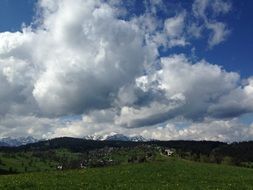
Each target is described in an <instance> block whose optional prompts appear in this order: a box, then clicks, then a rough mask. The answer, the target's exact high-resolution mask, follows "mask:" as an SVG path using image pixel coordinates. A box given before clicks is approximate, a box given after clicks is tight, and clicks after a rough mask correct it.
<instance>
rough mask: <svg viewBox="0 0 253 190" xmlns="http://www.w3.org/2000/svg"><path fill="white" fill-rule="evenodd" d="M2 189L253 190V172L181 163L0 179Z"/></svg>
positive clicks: (156, 163)
mask: <svg viewBox="0 0 253 190" xmlns="http://www.w3.org/2000/svg"><path fill="white" fill-rule="evenodd" d="M0 189H7V190H8V189H11V190H15V189H61V190H62V189H138V190H141V189H173V190H174V189H201V190H202V189H229V190H232V189H235V190H237V189H240V190H243V189H253V170H252V169H246V168H239V167H231V166H224V165H212V164H201V163H194V162H189V161H182V160H169V161H167V162H153V163H144V164H129V165H119V166H114V167H105V168H92V169H86V170H85V169H84V170H72V171H64V172H44V173H27V174H19V175H9V176H0Z"/></svg>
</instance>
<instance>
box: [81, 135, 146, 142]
mask: <svg viewBox="0 0 253 190" xmlns="http://www.w3.org/2000/svg"><path fill="white" fill-rule="evenodd" d="M84 139H86V140H98V141H133V142H145V141H149V140H150V139H146V138H144V137H142V136H131V137H130V136H126V135H123V134H113V135H88V136H85V137H84Z"/></svg>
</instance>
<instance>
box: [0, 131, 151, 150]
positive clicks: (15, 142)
mask: <svg viewBox="0 0 253 190" xmlns="http://www.w3.org/2000/svg"><path fill="white" fill-rule="evenodd" d="M83 139H85V140H96V141H132V142H146V141H149V140H150V139H146V138H144V137H142V136H131V137H130V136H126V135H123V134H113V135H87V136H84V137H83ZM38 141H41V139H40V140H39V139H36V138H34V137H32V136H28V137H18V138H13V137H6V138H2V139H0V146H12V147H15V146H21V145H26V144H30V143H35V142H38Z"/></svg>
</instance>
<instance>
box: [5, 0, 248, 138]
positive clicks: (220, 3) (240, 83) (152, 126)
mask: <svg viewBox="0 0 253 190" xmlns="http://www.w3.org/2000/svg"><path fill="white" fill-rule="evenodd" d="M252 8H253V2H252V1H250V0H245V1H238V0H190V1H178V0H172V1H166V0H145V1H138V0H136V1H131V0H126V1H117V0H97V1H93V0H76V1H71V0H59V1H51V0H40V1H39V2H37V1H36V0H26V1H20V0H2V1H0V88H1V89H4V90H3V91H2V92H0V137H6V136H27V135H32V136H36V137H38V138H42V137H43V138H51V137H56V136H66V135H67V136H78V137H81V136H85V135H106V134H110V133H124V134H127V135H130V136H131V135H143V136H145V137H147V138H157V139H196V140H200V139H204V140H221V141H241V140H249V139H252V138H253V119H252V118H253V78H252V77H253V73H252V71H253V65H252V60H253V54H252V49H253V36H252V34H253V27H252V24H253V23H252V22H253V21H252V19H253V12H252Z"/></svg>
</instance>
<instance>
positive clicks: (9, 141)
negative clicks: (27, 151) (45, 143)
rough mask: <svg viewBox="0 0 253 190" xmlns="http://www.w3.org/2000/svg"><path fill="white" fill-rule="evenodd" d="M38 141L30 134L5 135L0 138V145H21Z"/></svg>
mask: <svg viewBox="0 0 253 190" xmlns="http://www.w3.org/2000/svg"><path fill="white" fill-rule="evenodd" d="M38 141H39V140H38V139H35V138H34V137H32V136H28V137H18V138H13V137H6V138H2V139H0V146H21V145H26V144H30V143H35V142H38Z"/></svg>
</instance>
